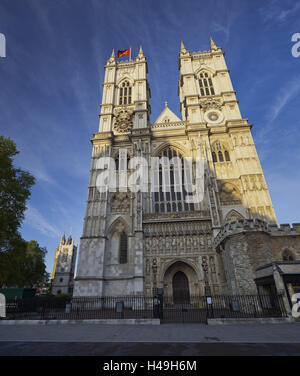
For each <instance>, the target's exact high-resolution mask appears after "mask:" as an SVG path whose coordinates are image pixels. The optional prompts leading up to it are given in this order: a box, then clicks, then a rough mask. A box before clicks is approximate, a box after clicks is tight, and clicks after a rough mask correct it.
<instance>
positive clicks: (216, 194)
mask: <svg viewBox="0 0 300 376" xmlns="http://www.w3.org/2000/svg"><path fill="white" fill-rule="evenodd" d="M179 70H180V77H179V84H178V94H179V99H180V109H181V113H182V119H180V118H178V117H177V116H176V115H175V114H174V113H173V112H172V111H171V109H169V108H168V104H167V103H165V108H164V109H163V111H162V113H161V114H160V116H159V117H158V118H157V119H156V121H155V122H154V123H153V124H151V123H150V112H151V108H150V103H149V100H150V89H149V85H148V82H147V62H146V58H145V56H144V53H143V50H142V48H140V51H139V54H138V55H137V57H136V58H135V59H134V60H129V61H128V60H127V61H119V62H117V61H116V58H115V54H114V51H113V53H112V55H111V57H110V58H109V60H108V61H107V64H106V66H105V79H104V84H103V97H102V104H101V112H100V124H99V131H98V132H97V133H95V134H94V137H93V139H92V140H91V141H92V145H93V151H92V161H91V170H90V180H89V187H88V197H87V205H86V212H85V218H84V226H83V235H82V238H81V241H80V251H79V261H78V268H77V276H76V279H75V285H74V296H122V295H123V296H124V295H142V294H147V295H150V294H151V293H152V291H153V289H156V288H158V287H161V288H163V289H164V292H165V294H166V295H169V296H173V300H174V302H176V301H179V300H180V299H181V298H182V294H184V296H185V298H187V296H189V295H204V294H211V293H216V294H217V293H227V292H228V291H229V290H230V286H229V285H230V283H229V281H230V279H229V278H228V270H226V265H225V264H226V263H224V260H223V259H222V256H221V255H220V253H217V252H216V249H215V246H214V239H215V237H216V235H217V234H218V233H219V232H220V230H222V228H223V226H224V225H225V224H226V223H228V222H231V221H234V220H237V219H255V218H259V219H263V220H265V221H267V222H268V223H276V217H275V213H274V210H273V206H272V203H271V199H270V195H269V192H268V189H267V186H266V182H265V179H264V175H263V172H262V169H261V166H260V162H259V159H258V156H257V153H256V149H255V146H254V142H253V139H252V136H251V131H250V129H251V126H252V125H251V124H248V121H247V119H243V118H242V116H241V114H240V111H239V106H238V102H237V99H236V96H235V91H234V89H233V87H232V84H231V80H230V76H229V71H228V69H227V66H226V62H225V59H224V53H223V51H222V50H221V48H220V47H218V46H217V45H216V44H215V43H214V42H213V40H212V39H211V46H210V50H209V51H204V52H193V53H191V52H189V51H188V50H187V49H186V48H185V46H184V44H183V43H181V49H180V53H179ZM100 157H111V158H112V160H113V161H115V168H116V170H117V172H118V174H117V180H118V181H126V179H127V178H128V177H129V173H128V172H127V171H126V168H125V165H126V161H127V160H128V162H127V167H130V163H131V159H132V158H133V157H144V158H145V159H146V161H147V166H145V168H144V169H143V170H144V172H145V174H147V176H148V184H149V188H150V183H149V182H150V176H152V173H153V172H157V173H158V176H159V180H158V182H157V190H156V191H155V192H153V191H151V190H150V189H148V191H147V192H142V191H141V190H140V189H137V190H136V191H132V190H126V189H120V190H117V191H111V192H100V191H99V189H97V177H98V176H99V173H100V171H101V169H103V168H104V167H103V165H101V166H100V165H99V162H98V161H99V158H100ZM151 157H159V158H161V157H166V158H167V159H169V163H170V165H171V169H170V183H169V185H170V190H169V191H167V192H166V191H164V189H162V188H163V182H162V165H161V164H160V165H153V164H151V160H150V159H151ZM174 157H179V158H180V159H181V160H183V159H184V158H186V157H188V158H190V159H191V160H192V162H193V164H195V162H196V160H197V159H198V158H199V157H201V158H202V159H203V160H204V161H205V194H204V200H202V201H201V202H195V203H191V202H187V200H186V191H185V190H184V189H183V190H182V192H178V191H177V189H176V181H174V176H175V175H176V174H177V173H178V170H176V166H175V165H174V166H173V165H172V163H173V162H172V161H173V159H174ZM124 161H125V162H124ZM172 166H173V167H172ZM110 168H111V166H110ZM179 173H180V171H179ZM182 174H184V172H183V171H182ZM196 180H197V179H196ZM193 181H195V176H194V177H193ZM196 184H198V183H197V182H196ZM152 188H153V187H152ZM177 188H178V187H177Z"/></svg>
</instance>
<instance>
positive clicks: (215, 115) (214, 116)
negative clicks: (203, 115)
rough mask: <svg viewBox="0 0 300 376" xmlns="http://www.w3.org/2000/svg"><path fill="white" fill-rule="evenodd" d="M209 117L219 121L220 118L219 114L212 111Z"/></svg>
mask: <svg viewBox="0 0 300 376" xmlns="http://www.w3.org/2000/svg"><path fill="white" fill-rule="evenodd" d="M208 118H209V120H211V121H217V120H218V119H219V115H218V114H217V113H216V112H210V113H209V115H208Z"/></svg>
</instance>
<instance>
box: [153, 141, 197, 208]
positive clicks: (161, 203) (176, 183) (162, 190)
mask: <svg viewBox="0 0 300 376" xmlns="http://www.w3.org/2000/svg"><path fill="white" fill-rule="evenodd" d="M159 157H160V158H161V157H166V158H167V160H169V163H168V168H169V169H166V170H164V168H163V165H162V163H160V164H159V167H158V170H157V171H156V172H157V173H158V177H159V182H158V184H159V186H158V187H157V188H158V189H157V190H159V192H154V194H153V208H154V211H155V213H172V212H182V211H194V210H195V205H194V203H188V202H186V197H187V195H188V192H187V191H186V189H185V186H184V181H185V174H184V160H183V158H182V155H181V154H180V153H178V152H177V151H176V150H175V149H173V148H169V149H166V150H164V151H163V152H161V153H160V155H159ZM167 171H168V172H167ZM163 175H164V176H163ZM164 180H166V181H164Z"/></svg>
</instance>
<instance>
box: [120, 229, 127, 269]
mask: <svg viewBox="0 0 300 376" xmlns="http://www.w3.org/2000/svg"><path fill="white" fill-rule="evenodd" d="M127 243H128V240H127V235H126V233H125V232H124V231H123V232H122V234H121V236H120V264H127V253H128V252H127Z"/></svg>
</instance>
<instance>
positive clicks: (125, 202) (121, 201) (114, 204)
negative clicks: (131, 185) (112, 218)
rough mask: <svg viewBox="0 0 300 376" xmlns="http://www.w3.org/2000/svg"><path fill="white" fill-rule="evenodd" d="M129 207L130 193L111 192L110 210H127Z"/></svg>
mask: <svg viewBox="0 0 300 376" xmlns="http://www.w3.org/2000/svg"><path fill="white" fill-rule="evenodd" d="M129 208H130V195H129V193H128V192H115V193H112V194H111V211H112V212H120V213H124V212H128V210H129Z"/></svg>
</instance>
